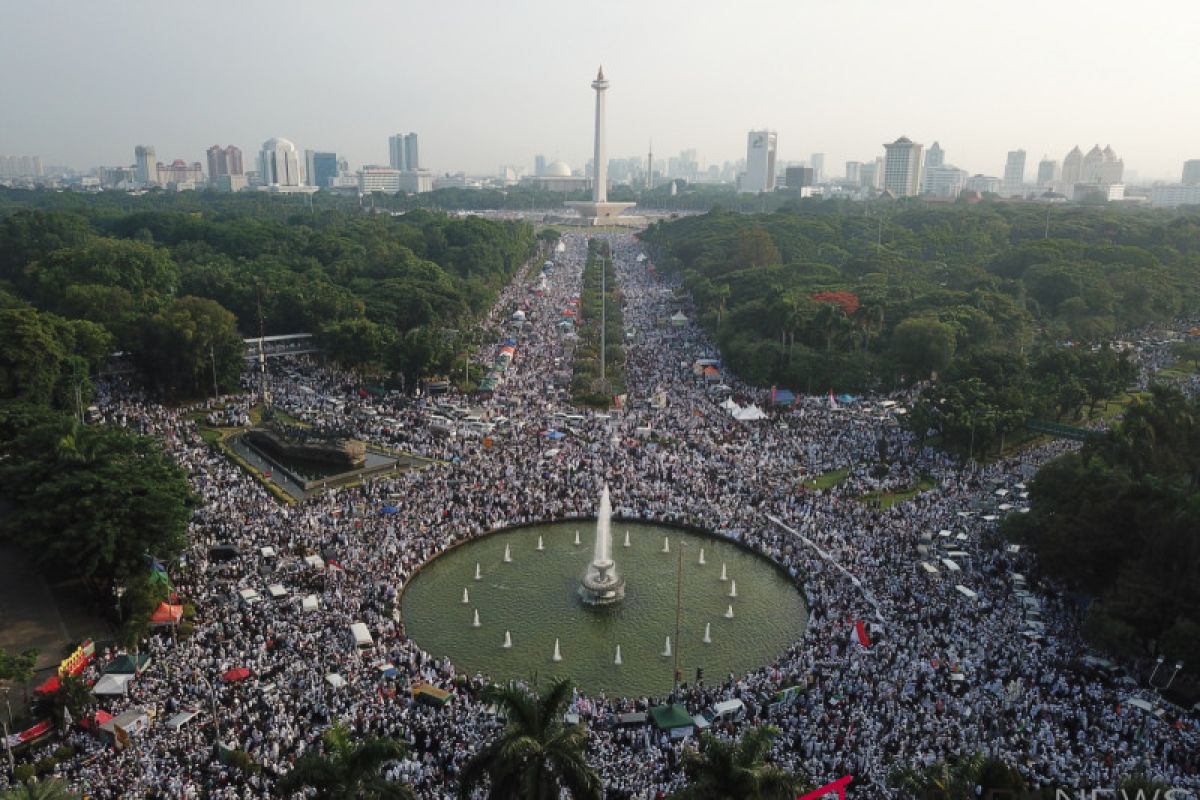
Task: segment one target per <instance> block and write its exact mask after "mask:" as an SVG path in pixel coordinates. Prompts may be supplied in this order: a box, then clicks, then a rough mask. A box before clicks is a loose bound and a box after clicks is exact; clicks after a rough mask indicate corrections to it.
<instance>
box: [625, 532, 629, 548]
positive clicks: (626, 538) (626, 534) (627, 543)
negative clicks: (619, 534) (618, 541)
mask: <svg viewBox="0 0 1200 800" xmlns="http://www.w3.org/2000/svg"><path fill="white" fill-rule="evenodd" d="M625 546H626V547H629V531H625Z"/></svg>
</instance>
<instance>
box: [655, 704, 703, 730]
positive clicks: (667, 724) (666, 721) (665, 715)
mask: <svg viewBox="0 0 1200 800" xmlns="http://www.w3.org/2000/svg"><path fill="white" fill-rule="evenodd" d="M650 720H651V721H652V722H653V723H654V727H656V728H658V729H659V730H660V731H670V730H675V729H676V728H690V727H692V726H693V725H694V724H695V723H694V722H693V721H692V717H691V715H690V714H688V713H687V709H686V708H685V707H684V706H683V704H682V703H672V704H671V705H667V706H655V707H654V708H652V709H650Z"/></svg>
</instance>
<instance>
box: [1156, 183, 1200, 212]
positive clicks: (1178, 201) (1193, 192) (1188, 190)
mask: <svg viewBox="0 0 1200 800" xmlns="http://www.w3.org/2000/svg"><path fill="white" fill-rule="evenodd" d="M1150 205H1152V206H1158V207H1160V208H1175V207H1177V206H1192V205H1200V185H1196V186H1187V185H1184V184H1179V183H1176V184H1169V185H1166V186H1154V187H1152V188H1151V189H1150Z"/></svg>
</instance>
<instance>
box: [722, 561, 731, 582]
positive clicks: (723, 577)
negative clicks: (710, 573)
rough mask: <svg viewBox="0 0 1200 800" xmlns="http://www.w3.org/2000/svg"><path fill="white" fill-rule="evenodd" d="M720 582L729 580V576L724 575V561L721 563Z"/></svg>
mask: <svg viewBox="0 0 1200 800" xmlns="http://www.w3.org/2000/svg"><path fill="white" fill-rule="evenodd" d="M721 580H723V581H727V580H729V576H728V575H727V574H725V562H724V561H722V562H721Z"/></svg>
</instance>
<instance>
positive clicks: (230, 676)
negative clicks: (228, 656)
mask: <svg viewBox="0 0 1200 800" xmlns="http://www.w3.org/2000/svg"><path fill="white" fill-rule="evenodd" d="M249 677H250V670H248V669H247V668H245V667H234V668H233V669H228V670H225V672H224V674H222V675H221V680H223V681H225V682H226V683H237V682H238V681H244V680H246V678H249Z"/></svg>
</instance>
